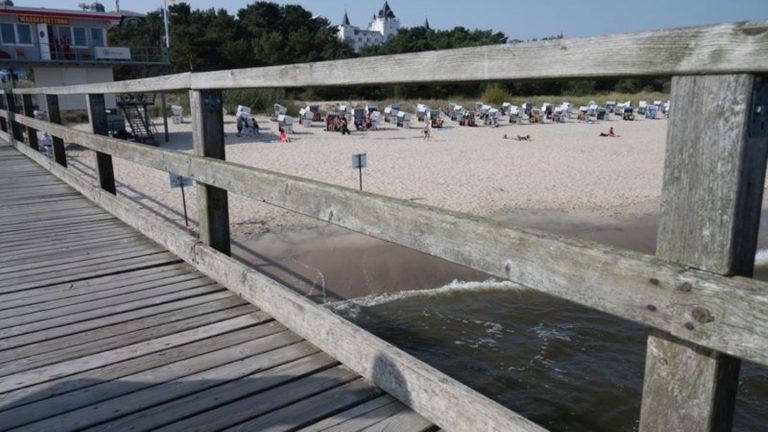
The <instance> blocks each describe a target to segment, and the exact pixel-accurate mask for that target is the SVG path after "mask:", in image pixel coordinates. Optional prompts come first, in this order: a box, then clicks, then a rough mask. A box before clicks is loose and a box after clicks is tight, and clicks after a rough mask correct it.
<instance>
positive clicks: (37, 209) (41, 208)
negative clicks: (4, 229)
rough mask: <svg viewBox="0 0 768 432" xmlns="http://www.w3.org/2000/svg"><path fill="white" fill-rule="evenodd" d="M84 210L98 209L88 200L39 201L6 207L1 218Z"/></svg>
mask: <svg viewBox="0 0 768 432" xmlns="http://www.w3.org/2000/svg"><path fill="white" fill-rule="evenodd" d="M3 192H4V191H3ZM3 195H4V194H3ZM82 208H89V209H92V208H96V207H95V206H94V205H93V204H91V203H89V202H88V201H86V200H77V199H69V198H67V199H60V198H58V199H56V200H55V201H51V200H46V201H37V202H31V203H24V204H9V205H7V206H4V207H3V209H2V210H0V217H3V218H4V219H5V218H6V217H13V216H21V215H26V216H35V215H39V214H40V213H41V212H45V213H47V214H50V213H53V212H56V211H58V210H72V209H82Z"/></svg>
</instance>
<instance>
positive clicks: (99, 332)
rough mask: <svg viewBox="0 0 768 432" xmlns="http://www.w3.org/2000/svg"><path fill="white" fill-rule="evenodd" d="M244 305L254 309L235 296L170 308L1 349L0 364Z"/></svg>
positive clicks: (251, 310)
mask: <svg viewBox="0 0 768 432" xmlns="http://www.w3.org/2000/svg"><path fill="white" fill-rule="evenodd" d="M244 304H247V306H248V307H250V312H253V311H254V310H255V308H254V307H253V306H252V305H250V304H248V303H245V302H243V301H242V300H240V299H239V298H238V297H234V296H233V297H228V298H224V299H221V300H217V301H213V302H208V303H203V304H201V305H195V306H193V307H188V308H184V309H178V310H173V311H170V312H165V313H161V314H157V315H153V316H150V317H145V318H139V319H135V320H132V321H124V322H121V323H119V324H114V325H110V326H105V327H100V328H95V329H92V330H88V331H84V332H80V333H74V334H68V335H63V336H61V337H58V338H55V339H49V340H46V341H43V342H38V343H34V344H30V345H25V346H22V347H17V348H12V349H8V350H4V351H0V363H6V362H13V361H17V360H19V359H23V358H26V357H30V356H33V355H39V354H43V353H48V352H52V351H56V350H58V349H61V348H67V347H75V346H79V345H83V344H87V343H92V342H94V341H101V340H102V339H106V338H111V337H116V336H122V335H125V334H129V333H132V332H137V331H143V330H145V329H150V328H152V327H154V326H158V325H163V324H167V323H174V322H177V321H181V320H185V319H188V318H192V317H196V316H200V315H205V314H210V313H212V312H218V311H221V310H226V309H232V308H237V307H241V306H243V305H244Z"/></svg>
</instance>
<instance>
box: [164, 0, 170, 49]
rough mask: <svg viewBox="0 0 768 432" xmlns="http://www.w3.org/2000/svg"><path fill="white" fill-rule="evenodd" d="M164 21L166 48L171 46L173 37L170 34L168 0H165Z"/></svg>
mask: <svg viewBox="0 0 768 432" xmlns="http://www.w3.org/2000/svg"><path fill="white" fill-rule="evenodd" d="M163 23H164V24H165V48H167V49H170V48H171V39H170V37H169V35H168V0H163Z"/></svg>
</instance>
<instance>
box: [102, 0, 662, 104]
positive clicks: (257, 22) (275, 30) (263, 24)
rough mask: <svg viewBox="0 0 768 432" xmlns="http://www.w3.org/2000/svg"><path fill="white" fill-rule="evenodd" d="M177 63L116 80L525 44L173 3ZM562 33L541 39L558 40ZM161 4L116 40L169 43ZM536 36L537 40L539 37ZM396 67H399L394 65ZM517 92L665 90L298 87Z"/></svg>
mask: <svg viewBox="0 0 768 432" xmlns="http://www.w3.org/2000/svg"><path fill="white" fill-rule="evenodd" d="M168 12H169V14H168V18H169V33H170V41H171V44H170V46H171V48H170V53H169V54H170V65H169V66H168V67H151V68H142V69H137V68H130V67H120V68H116V70H115V75H116V78H117V79H131V78H138V77H142V76H151V75H160V74H166V73H179V72H200V71H211V70H222V69H237V68H245V67H258V66H271V65H281V64H290V63H305V62H314V61H323V60H338V59H346V58H353V57H356V56H376V55H389V54H402V53H413V52H420V51H429V50H439V49H450V48H464V47H474V46H482V45H492V44H504V43H519V42H523V41H521V40H519V39H515V40H509V39H508V37H507V36H506V35H505V34H504V33H502V32H494V31H491V30H469V29H466V28H464V27H460V26H459V27H455V28H453V29H451V30H436V29H429V28H426V27H424V26H418V27H411V28H403V29H401V30H400V31H399V32H398V33H397V35H395V36H394V37H392V38H390V39H389V40H388V41H387V42H386V43H384V44H382V45H378V46H368V47H366V48H364V50H363V52H362V53H360V54H355V53H354V51H353V50H352V48H351V47H350V46H349V45H347V44H346V43H344V42H342V41H340V40H338V39H337V37H336V26H334V25H331V22H330V21H329V20H328V19H327V18H324V17H318V16H313V15H312V13H311V12H310V11H308V10H306V9H304V8H303V7H302V6H299V5H278V4H276V3H271V2H266V1H257V2H254V3H252V4H249V5H247V6H245V7H243V8H241V9H240V10H238V12H237V14H236V15H230V14H229V13H228V12H227V10H226V9H192V7H191V6H190V5H189V4H188V3H178V4H175V5H171V6H169V8H168ZM562 37H563V35H555V36H549V37H545V38H542V39H558V38H562ZM164 38H165V30H164V23H163V12H162V10H156V11H152V12H149V13H147V15H146V18H144V19H127V20H125V21H124V22H123V24H122V25H120V26H118V27H116V28H114V29H112V30H111V31H110V33H109V41H110V44H111V45H119V46H129V47H133V48H139V47H152V46H165V42H164ZM533 40H535V39H533ZM393 73H396V71H393ZM489 86H490V87H493V88H501V89H502V90H503V91H506V92H508V93H510V94H515V95H520V96H526V95H539V94H550V95H557V94H572V95H582V94H592V93H596V92H608V91H619V92H622V93H634V92H638V91H665V90H668V82H665V81H662V80H652V79H651V80H647V79H646V80H619V81H617V80H603V81H599V80H598V81H596V80H590V81H543V82H528V81H526V82H503V83H491V84H482V85H478V84H450V85H414V86H361V87H348V88H338V87H336V88H322V89H298V90H297V91H298V92H299V94H303V95H304V96H311V97H318V98H326V99H331V98H334V99H335V98H347V97H353V96H357V97H360V98H376V99H386V98H392V97H395V98H430V99H441V98H447V97H452V96H457V95H461V96H465V97H477V96H479V95H480V94H482V93H483V92H484V91H486V90H487V89H488V88H489Z"/></svg>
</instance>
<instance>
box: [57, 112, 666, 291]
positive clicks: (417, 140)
mask: <svg viewBox="0 0 768 432" xmlns="http://www.w3.org/2000/svg"><path fill="white" fill-rule="evenodd" d="M233 119H234V118H233V117H231V116H227V117H226V118H225V124H224V128H225V133H226V152H227V160H229V161H232V162H237V163H241V164H244V165H249V166H255V167H259V168H262V169H267V170H272V171H277V172H281V173H285V174H289V175H294V176H299V177H305V178H309V179H313V180H317V181H322V182H326V183H332V184H337V185H340V186H343V187H349V188H357V185H358V181H359V179H358V172H357V171H356V170H353V169H352V161H351V158H352V155H353V154H355V153H367V155H368V163H369V166H368V168H366V169H365V170H364V171H363V185H364V189H365V190H366V191H367V192H373V193H378V194H382V195H387V196H391V197H395V198H400V199H406V200H413V201H416V202H419V203H422V204H426V205H430V206H434V207H439V208H445V209H449V210H454V211H459V212H463V213H468V214H474V215H479V216H482V217H487V218H490V219H493V220H496V221H501V222H505V223H510V224H512V225H516V226H520V227H523V228H527V229H534V230H540V231H546V232H552V233H556V234H561V235H567V236H573V237H577V238H581V239H585V240H590V241H596V242H599V243H604V244H609V245H612V246H616V247H620V248H624V249H632V250H636V251H639V252H643V253H649V254H652V253H653V252H654V250H655V237H656V227H657V223H658V212H659V197H660V192H661V182H662V173H663V161H664V147H665V137H666V126H667V121H666V120H665V119H662V120H645V119H638V120H636V121H621V120H618V119H617V118H616V117H614V118H613V119H612V120H611V121H603V122H599V123H596V124H586V123H577V122H576V121H575V120H570V121H569V122H568V123H566V124H543V125H527V124H526V125H510V124H508V123H502V124H501V126H500V127H498V128H490V127H482V126H481V127H475V128H467V127H459V126H457V124H456V123H454V122H451V121H450V120H446V125H447V127H446V128H443V129H433V132H432V135H433V138H432V139H430V140H424V139H423V136H422V135H421V125H423V124H422V123H418V122H415V119H414V123H413V127H411V128H410V129H401V128H396V127H394V126H393V125H391V124H389V123H382V124H381V125H380V127H379V129H378V130H370V131H367V132H357V131H354V130H353V132H352V135H351V136H346V137H343V136H341V135H340V134H339V133H334V132H326V131H324V130H323V128H322V127H321V126H320V123H317V122H315V123H314V125H313V127H312V128H305V127H303V126H301V125H298V124H297V125H294V129H295V133H294V134H292V135H290V138H291V142H289V143H279V142H278V141H277V135H276V132H277V124H276V123H275V122H271V121H270V120H269V119H268V118H266V117H263V116H256V119H257V120H258V122H259V125H260V126H261V130H260V134H259V135H256V136H254V137H237V136H236V130H235V123H234V120H233ZM156 124H158V125H162V122H161V121H158V120H156ZM80 127H83V128H87V127H88V126H87V125H81V126H80ZM608 127H614V129H615V130H616V131H617V133H619V134H620V135H621V137H619V138H601V137H599V133H600V132H601V131H603V130H607V129H608ZM169 129H170V130H169V132H170V133H169V135H170V141H169V142H167V143H166V142H165V141H164V139H163V134H162V132H161V133H159V134H158V135H157V136H156V139H157V141H158V145H159V147H162V148H169V149H174V150H179V151H183V152H189V153H191V152H192V135H191V124H190V123H189V121H187V122H185V123H183V124H173V123H170V124H169ZM505 134H506V135H508V136H516V135H530V136H531V137H532V140H531V141H512V140H508V139H503V136H504V135H505ZM68 155H69V156H70V157H72V158H73V159H74V163H73V167H74V169H78V170H80V171H82V172H83V173H86V174H88V173H90V175H91V176H93V169H92V167H93V165H94V164H93V152H91V151H88V150H70V151H68ZM114 165H115V172H116V178H117V181H118V191H119V193H120V194H121V195H123V196H127V197H129V198H131V199H133V200H135V201H136V202H138V203H139V204H140V205H142V206H144V207H145V208H147V209H149V210H151V211H153V212H155V213H156V214H157V215H159V216H162V217H164V218H166V219H168V220H170V221H172V222H174V223H176V224H178V225H180V226H183V224H184V222H183V216H182V215H183V213H182V204H181V196H180V191H179V190H178V189H171V188H170V187H169V184H168V173H164V172H161V171H157V170H154V169H151V168H146V167H143V166H139V165H136V164H133V163H131V162H127V161H124V160H119V159H115V160H114ZM186 200H187V204H188V208H187V210H188V213H189V217H190V220H191V221H192V228H191V230H193V231H194V229H195V228H194V227H195V225H196V220H197V214H196V213H197V212H196V208H195V207H196V202H197V201H196V194H195V190H194V188H187V190H186ZM229 203H230V222H231V230H232V239H233V249H234V251H235V256H238V257H239V258H240V259H241V260H244V261H246V262H248V263H249V264H251V265H253V266H255V267H256V268H259V269H261V270H263V271H265V272H267V273H268V274H270V275H272V276H273V277H275V278H276V279H278V280H280V281H282V282H284V283H286V284H287V285H289V286H292V287H293V288H294V289H296V290H297V291H301V292H304V293H307V294H308V295H310V296H311V297H312V298H314V299H316V300H318V301H325V300H329V299H331V300H338V299H344V298H350V297H355V296H360V295H371V294H373V295H376V294H381V293H389V292H396V291H400V290H412V289H426V288H435V287H437V286H442V285H445V284H447V283H450V282H451V281H453V280H464V281H471V280H475V281H477V280H484V279H486V278H488V275H486V274H484V273H481V272H477V271H474V270H471V269H467V268H465V267H462V266H458V265H455V264H452V263H449V262H447V261H444V260H441V259H437V258H433V257H429V256H427V255H425V254H420V253H418V252H415V251H412V250H410V249H407V248H404V247H400V246H397V245H393V244H390V243H387V242H383V241H380V240H376V239H372V238H369V237H366V236H363V235H360V234H356V233H352V232H350V231H347V230H345V229H342V228H339V227H335V226H331V225H329V224H328V223H326V222H321V221H317V220H313V219H311V218H308V217H305V216H301V215H298V214H295V213H292V212H289V211H286V210H283V209H279V208H276V207H272V206H269V205H267V204H264V203H262V202H260V201H257V200H252V199H248V198H245V197H242V196H238V195H236V194H232V193H230V194H229Z"/></svg>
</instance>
